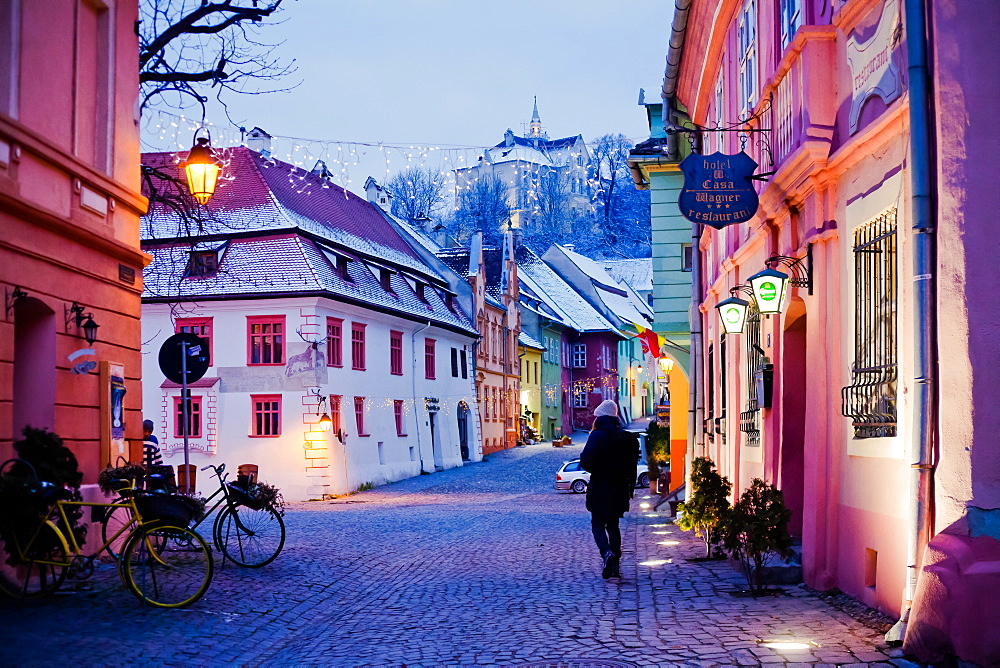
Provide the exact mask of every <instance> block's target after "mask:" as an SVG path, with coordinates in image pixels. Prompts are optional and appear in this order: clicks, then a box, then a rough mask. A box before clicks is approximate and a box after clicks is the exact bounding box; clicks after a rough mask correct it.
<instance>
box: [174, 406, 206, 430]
mask: <svg viewBox="0 0 1000 668" xmlns="http://www.w3.org/2000/svg"><path fill="white" fill-rule="evenodd" d="M187 424H188V434H187V435H188V436H190V437H191V438H201V397H191V402H190V404H188V422H187ZM174 438H184V403H183V400H182V399H181V397H174Z"/></svg>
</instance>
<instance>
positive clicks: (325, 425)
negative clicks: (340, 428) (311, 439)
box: [318, 413, 333, 431]
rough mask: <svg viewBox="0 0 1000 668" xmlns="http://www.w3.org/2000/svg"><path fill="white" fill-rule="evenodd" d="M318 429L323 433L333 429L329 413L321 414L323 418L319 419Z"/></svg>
mask: <svg viewBox="0 0 1000 668" xmlns="http://www.w3.org/2000/svg"><path fill="white" fill-rule="evenodd" d="M318 424H319V428H320V429H322V430H323V431H330V430H331V429H333V420H331V419H330V415H329V413H323V416H322V417H320V419H319V423H318Z"/></svg>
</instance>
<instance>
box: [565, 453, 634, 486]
mask: <svg viewBox="0 0 1000 668" xmlns="http://www.w3.org/2000/svg"><path fill="white" fill-rule="evenodd" d="M589 484H590V472H589V471H584V470H583V468H582V467H581V466H580V460H579V459H572V460H570V461H568V462H563V464H562V466H560V467H559V469H558V470H557V471H556V489H562V490H572V491H573V492H575V493H576V494H583V493H584V492H586V491H587V485H589ZM635 486H636V487H648V486H649V472H648V470H647V468H646V463H645V462H643V461H642V460H641V459H640V460H639V461H638V463H637V464H636V467H635Z"/></svg>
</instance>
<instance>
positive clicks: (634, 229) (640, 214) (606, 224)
mask: <svg viewBox="0 0 1000 668" xmlns="http://www.w3.org/2000/svg"><path fill="white" fill-rule="evenodd" d="M631 149H632V142H631V141H630V140H629V139H628V138H627V137H626V136H625V135H623V134H621V133H618V134H606V135H603V136H601V137H599V138H598V139H597V142H596V144H595V145H594V148H593V152H592V156H593V168H592V172H591V184H592V186H593V191H594V203H595V205H596V207H597V217H598V227H599V228H600V229H601V232H602V236H603V248H597V247H595V248H594V251H604V252H608V253H609V254H612V255H621V256H625V257H640V256H645V257H648V256H649V254H650V252H651V250H652V245H651V228H650V211H649V191H640V190H636V188H635V185H634V184H633V182H632V178H631V176H630V175H629V170H628V153H629V151H630V150H631Z"/></svg>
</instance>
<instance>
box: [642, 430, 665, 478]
mask: <svg viewBox="0 0 1000 668" xmlns="http://www.w3.org/2000/svg"><path fill="white" fill-rule="evenodd" d="M646 456H647V459H646V464H647V465H648V466H649V467H650V473H653V468H654V467H656V469H657V472H659V468H660V467H661V466H669V464H670V427H661V426H660V425H659V424H657V422H656V421H655V420H653V421H652V422H650V423H649V426H648V427H646Z"/></svg>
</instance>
